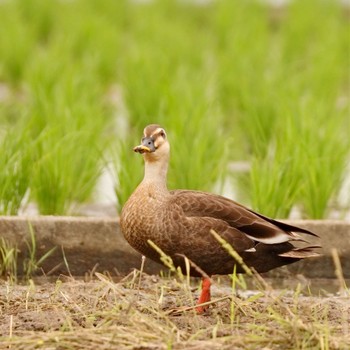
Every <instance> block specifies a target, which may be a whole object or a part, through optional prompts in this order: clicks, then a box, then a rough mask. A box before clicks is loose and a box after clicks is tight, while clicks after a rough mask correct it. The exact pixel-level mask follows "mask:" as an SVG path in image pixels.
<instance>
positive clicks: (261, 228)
mask: <svg viewBox="0 0 350 350" xmlns="http://www.w3.org/2000/svg"><path fill="white" fill-rule="evenodd" d="M134 150H135V152H139V153H142V154H143V157H144V160H145V176H144V179H143V181H142V182H141V183H140V185H139V186H138V187H137V188H136V190H135V192H134V193H133V194H132V195H131V197H130V198H129V200H128V201H127V203H126V204H125V206H124V208H123V210H122V213H121V219H120V224H121V229H122V232H123V234H124V236H125V238H126V239H127V241H128V242H129V243H130V244H131V245H132V246H133V247H134V248H135V249H136V250H138V251H139V252H140V253H142V254H143V255H145V256H146V257H149V258H150V259H152V260H155V261H158V262H159V261H160V259H159V254H158V253H157V252H156V251H155V250H154V249H153V248H152V247H151V246H150V245H149V244H148V240H151V241H153V242H154V243H155V244H156V245H157V246H158V247H159V248H161V249H162V250H163V251H164V252H165V253H166V254H167V255H169V256H170V257H171V258H172V259H173V261H174V263H175V265H176V266H180V267H181V268H182V269H183V271H184V272H186V270H185V264H184V258H183V256H184V255H185V256H186V257H187V258H188V259H189V260H190V261H192V262H193V263H194V264H195V265H197V266H199V267H200V269H202V270H203V271H204V272H205V273H206V274H207V275H209V276H210V275H213V274H229V273H232V271H233V267H234V265H235V263H236V262H235V260H234V259H233V258H232V257H231V256H230V255H229V254H228V253H227V251H226V250H225V249H224V248H223V247H222V246H221V245H220V243H218V241H217V240H216V239H215V238H214V237H213V235H212V234H211V233H210V230H214V231H216V232H217V233H218V234H220V235H221V236H222V237H223V238H224V239H225V240H226V241H227V242H229V243H230V244H231V245H232V247H233V248H234V249H235V250H236V251H237V252H238V253H239V254H240V255H241V257H242V258H243V260H244V261H245V263H246V264H247V265H248V266H250V267H253V268H254V269H255V270H256V271H258V272H266V271H268V270H271V269H273V268H276V267H279V266H282V265H286V264H290V263H292V262H295V261H298V260H300V259H303V258H307V257H314V256H317V255H318V254H317V253H316V252H314V251H313V247H306V248H295V247H294V246H293V244H292V243H291V241H298V240H299V241H303V240H302V239H301V237H300V236H299V235H298V234H296V233H295V232H301V233H305V234H308V235H314V236H316V235H315V234H314V233H312V232H310V231H308V230H305V229H302V228H299V227H294V226H290V225H287V224H285V223H282V222H279V221H275V220H273V219H270V218H267V217H265V216H263V215H261V214H258V213H255V212H254V211H252V210H250V209H248V208H246V207H244V206H242V205H241V204H239V203H236V202H234V201H232V200H230V199H227V198H225V197H222V196H218V195H215V194H211V193H205V192H199V191H190V190H175V191H168V189H167V185H166V175H167V169H168V162H169V153H170V146H169V143H168V140H167V136H166V133H165V131H164V129H163V128H161V127H160V126H159V125H156V124H152V125H149V126H147V127H146V128H145V130H144V137H143V138H142V141H141V145H139V146H137V147H135V148H134ZM184 156H185V155H184ZM237 271H238V272H243V271H242V269H241V267H240V266H239V265H237ZM191 274H192V275H193V276H201V273H200V272H199V271H197V269H195V268H192V270H191Z"/></svg>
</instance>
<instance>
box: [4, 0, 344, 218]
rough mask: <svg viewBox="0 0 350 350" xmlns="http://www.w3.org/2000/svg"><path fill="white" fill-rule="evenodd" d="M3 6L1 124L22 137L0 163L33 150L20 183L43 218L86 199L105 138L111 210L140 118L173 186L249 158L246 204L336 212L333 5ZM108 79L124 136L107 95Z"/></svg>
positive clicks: (339, 27) (132, 172)
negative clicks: (112, 176)
mask: <svg viewBox="0 0 350 350" xmlns="http://www.w3.org/2000/svg"><path fill="white" fill-rule="evenodd" d="M0 9H1V11H0V20H1V23H2V26H1V28H0V34H1V37H2V38H3V40H1V43H0V80H1V83H2V84H4V86H6V88H7V87H8V86H10V90H11V98H10V99H11V102H10V104H11V107H9V110H11V113H7V111H5V110H3V109H2V110H1V111H0V114H4V115H5V118H6V119H8V121H9V118H10V117H11V120H10V121H9V124H8V125H9V126H10V128H16V127H19V126H18V125H17V124H16V122H17V121H19V120H20V119H21V123H23V124H22V126H21V127H20V129H21V130H22V128H23V129H26V132H25V133H26V135H27V136H26V137H28V139H26V140H23V141H20V142H19V144H22V147H19V148H18V149H17V150H15V148H16V147H15V148H11V147H9V149H8V151H7V154H8V157H7V159H12V160H13V161H10V162H8V165H7V168H9V167H11V166H12V167H13V164H14V163H16V164H19V163H20V161H19V159H27V152H31V157H30V158H31V159H30V160H29V161H27V160H24V163H25V164H27V166H28V167H29V166H30V165H31V164H33V169H31V171H28V172H26V171H23V172H22V173H23V178H22V180H21V181H23V188H26V189H27V188H28V185H29V183H30V186H31V199H32V200H34V201H37V202H39V207H40V211H41V212H42V213H68V212H72V207H73V205H74V203H73V202H77V203H80V202H83V201H86V200H88V199H89V198H90V195H91V193H92V191H93V189H94V186H95V183H96V178H97V177H98V176H99V174H100V171H101V167H102V166H103V164H104V162H105V158H106V154H105V152H104V149H106V148H108V147H109V146H108V147H107V143H110V140H111V139H112V138H113V137H114V138H117V139H118V140H117V144H119V143H120V145H118V146H117V150H118V152H120V154H118V155H116V156H115V157H114V156H113V157H114V158H115V159H118V162H119V163H118V164H117V166H116V167H117V171H118V172H120V174H119V176H120V178H119V179H118V180H116V182H117V183H118V189H117V192H118V196H119V197H120V199H119V202H120V203H119V205H122V204H123V203H124V202H125V200H126V198H127V197H128V194H130V193H131V190H132V188H134V187H135V186H136V184H137V182H138V181H139V176H138V174H139V170H138V169H140V167H139V166H140V164H141V162H140V161H139V160H135V163H133V162H130V159H132V160H134V158H135V157H133V156H131V155H129V154H128V151H127V148H128V147H129V145H134V142H135V140H137V139H138V138H139V135H140V132H141V131H142V128H143V127H144V126H145V125H147V124H149V123H151V122H158V123H160V124H162V125H164V127H166V128H167V130H168V132H169V137H170V138H171V140H172V143H175V144H176V147H177V149H176V151H175V149H174V150H173V152H172V160H171V166H170V173H169V187H171V188H184V187H186V188H194V189H202V190H212V189H213V185H214V184H215V182H218V183H219V184H220V183H222V182H223V179H224V178H225V177H226V169H227V164H228V162H230V161H232V160H239V161H240V160H246V161H249V162H250V163H251V172H250V174H248V175H246V176H242V177H241V176H239V175H238V174H232V176H231V175H230V176H231V177H232V178H234V180H235V181H236V182H237V183H238V186H239V187H242V192H244V195H245V197H249V202H250V203H249V204H251V205H252V206H253V207H254V208H256V209H259V210H261V211H262V212H265V213H266V214H270V215H278V216H288V215H289V213H290V210H291V208H292V207H294V206H296V205H297V206H299V208H301V209H302V211H303V213H302V216H303V217H313V218H321V217H327V215H329V212H330V207H331V206H335V207H336V205H333V201H334V200H335V198H336V196H337V194H338V192H339V188H340V186H341V183H342V181H343V178H344V176H345V175H344V168H345V166H346V164H347V162H348V157H349V153H348V152H346V148H347V147H349V145H348V144H347V142H346V140H347V137H346V136H345V137H337V135H343V134H346V128H347V125H346V123H347V117H348V114H349V99H348V84H347V80H346V79H347V75H348V55H347V52H348V49H349V46H348V45H349V44H348V23H347V20H346V16H344V8H343V7H342V5H341V4H339V3H338V2H334V1H320V0H312V1H308V2H305V1H299V0H297V1H293V2H291V3H290V4H288V5H286V6H285V7H282V8H279V9H276V8H274V7H273V6H270V5H268V4H266V3H262V2H260V1H255V0H254V1H250V2H238V3H236V2H232V1H229V0H220V1H215V2H209V3H205V4H201V5H198V4H197V3H196V2H183V1H176V0H171V1H152V2H132V1H128V0H122V1H112V0H103V1H99V2H97V1H96V0H87V1H82V0H77V1H73V2H61V1H50V2H45V3H43V2H41V1H38V0H29V1H26V2H25V3H24V2H23V1H18V0H14V1H7V2H6V1H5V2H2V3H1V4H0ZM77 13H79V16H77V15H76V14H77ZM169 18H171V20H169ZM13 43H16V45H14V44H13ZM116 84H117V85H118V86H120V89H121V90H122V92H123V99H124V101H123V103H125V106H126V113H125V114H124V115H123V118H124V119H125V120H127V123H128V124H129V130H130V132H129V134H128V136H127V138H125V139H124V138H122V137H121V136H120V133H119V134H118V133H115V128H111V123H112V122H113V118H114V116H113V111H112V110H111V109H109V106H107V103H108V102H106V100H107V98H106V95H107V91H109V90H110V86H111V85H116ZM12 95H13V96H12ZM1 98H2V99H3V97H2V95H1V91H0V100H1ZM5 100H6V101H5V105H7V106H8V105H9V101H8V99H7V98H6V99H5ZM1 101H2V100H1ZM23 104H24V105H25V107H26V110H27V112H26V115H24V114H23V113H22V106H23ZM12 105H13V106H12ZM6 108H7V107H6ZM10 114H11V116H10ZM6 115H7V116H6ZM0 119H1V120H2V116H1V115H0ZM331 120H333V122H331ZM6 123H7V122H6ZM8 125H7V126H6V128H7V127H8ZM321 126H322V127H321ZM320 128H321V129H322V131H319V132H312V130H318V129H320ZM185 130H186V133H185ZM11 133H12V132H11ZM19 134H22V132H19ZM184 135H186V136H187V135H188V136H187V137H184ZM135 137H136V139H135ZM293 137H294V142H293ZM129 138H130V139H129ZM2 140H4V139H3V138H2ZM1 142H4V141H1ZM6 142H8V141H6ZM14 143H15V142H14ZM219 143H220V145H219ZM19 144H18V145H19ZM23 145H25V147H23ZM27 145H31V146H29V148H28V147H27ZM32 145H34V146H33V147H32ZM28 149H29V150H28ZM190 149H194V150H195V152H188V151H189V150H190ZM228 149H229V154H228ZM338 150H339V152H338ZM46 151H48V154H46ZM22 153H23V155H22ZM71 153H73V154H71ZM188 153H190V154H189V155H188ZM5 154H6V152H5ZM185 154H187V156H186V157H185V156H184V155H185ZM332 154H334V155H335V154H336V156H334V157H333V156H332ZM79 155H80V157H79ZM107 158H108V155H107ZM136 158H137V157H136ZM11 164H12V165H11ZM23 166H24V165H23ZM16 169H17V168H16ZM78 169H83V170H82V171H81V174H80V172H79V170H78ZM322 169H332V173H330V172H329V171H328V170H324V171H322ZM32 170H33V171H32ZM79 175H82V176H79ZM1 176H5V175H1V174H0V177H1ZM6 176H7V175H6ZM67 178H69V179H70V180H68V179H67ZM241 178H244V179H243V180H242V181H241ZM237 180H238V181H237ZM276 183H278V184H279V185H278V186H276ZM9 184H10V185H9V187H8V186H7V185H6V186H4V188H5V187H6V188H10V187H14V188H16V186H17V187H18V185H16V184H15V181H12V183H11V181H10V182H9ZM21 186H22V185H21ZM36 186H40V188H36ZM53 187H56V189H53ZM216 188H220V186H218V187H216ZM319 188H324V191H319V190H318V189H319ZM0 191H1V190H0ZM3 191H5V190H3ZM6 191H8V190H6ZM11 191H12V192H13V193H14V192H16V191H17V190H16V189H14V190H10V192H11ZM23 191H25V190H23V189H21V191H20V192H21V193H22V194H20V195H19V196H18V199H16V202H17V204H14V205H13V208H14V209H13V210H12V209H6V210H7V212H8V213H10V212H11V213H16V212H18V208H19V206H20V204H18V203H19V202H20V198H21V197H23ZM10 192H8V193H10ZM45 193H48V194H49V196H48V197H50V198H49V199H47V200H45V199H44V198H43V196H44V195H45ZM6 196H7V197H8V195H5V194H3V195H0V198H5V197H6ZM54 198H56V199H54ZM1 201H3V202H6V201H8V200H3V199H1ZM55 202H57V203H56V204H54V203H55ZM64 202H65V204H63V203H64ZM45 207H46V208H45ZM1 208H3V204H2V205H1ZM1 211H2V212H5V209H1Z"/></svg>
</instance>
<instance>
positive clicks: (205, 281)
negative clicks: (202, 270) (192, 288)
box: [196, 277, 211, 314]
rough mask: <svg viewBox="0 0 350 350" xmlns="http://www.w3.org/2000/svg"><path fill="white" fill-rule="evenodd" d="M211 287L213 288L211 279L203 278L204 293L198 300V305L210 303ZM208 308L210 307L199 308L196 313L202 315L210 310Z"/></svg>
mask: <svg viewBox="0 0 350 350" xmlns="http://www.w3.org/2000/svg"><path fill="white" fill-rule="evenodd" d="M210 286H211V282H210V278H208V277H202V292H201V295H200V297H199V299H198V303H197V304H198V305H199V304H202V303H206V302H208V301H210ZM208 307H209V306H208V305H204V306H197V307H196V311H197V312H198V313H199V314H202V313H203V312H204V311H206V310H207V309H208Z"/></svg>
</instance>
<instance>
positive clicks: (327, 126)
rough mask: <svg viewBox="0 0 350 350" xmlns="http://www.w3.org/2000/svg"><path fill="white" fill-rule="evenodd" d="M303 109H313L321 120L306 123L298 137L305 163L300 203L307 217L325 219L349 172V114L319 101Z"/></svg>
mask: <svg viewBox="0 0 350 350" xmlns="http://www.w3.org/2000/svg"><path fill="white" fill-rule="evenodd" d="M301 113H302V114H304V113H305V114H311V113H312V115H313V116H314V118H315V119H314V120H315V121H319V122H320V121H321V124H318V125H316V123H315V122H309V123H305V124H307V125H305V127H304V130H303V133H302V134H301V136H302V138H301V140H300V141H299V142H300V147H301V149H302V153H301V155H300V158H299V161H300V162H302V164H303V172H302V174H301V178H302V181H303V186H302V189H301V193H300V203H301V204H302V207H303V213H304V215H305V216H306V217H309V218H313V219H322V218H324V217H327V215H328V213H329V209H330V207H331V204H332V201H333V200H334V199H335V198H336V196H337V195H338V193H339V190H340V188H341V185H342V182H343V180H344V177H345V175H346V173H345V171H346V164H347V162H348V160H349V157H350V140H349V138H348V135H349V132H350V127H349V123H348V117H347V115H346V114H343V113H339V112H337V111H335V110H334V109H329V110H327V107H326V106H323V104H322V102H320V101H313V102H312V103H310V104H309V105H307V106H305V108H304V110H303V111H301ZM305 120H307V119H305ZM349 204H350V203H349Z"/></svg>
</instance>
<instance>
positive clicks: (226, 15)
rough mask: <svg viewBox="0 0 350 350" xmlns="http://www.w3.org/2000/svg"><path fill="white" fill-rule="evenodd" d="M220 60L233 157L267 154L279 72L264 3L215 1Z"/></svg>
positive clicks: (219, 84) (220, 90) (221, 95)
mask: <svg viewBox="0 0 350 350" xmlns="http://www.w3.org/2000/svg"><path fill="white" fill-rule="evenodd" d="M213 18H214V20H213V27H214V30H215V33H216V52H215V53H216V58H217V62H218V67H217V71H218V73H217V74H218V77H217V79H218V82H217V87H218V100H219V102H220V106H222V109H223V114H224V122H225V125H226V127H227V128H228V130H230V134H231V135H233V137H234V138H235V147H234V148H233V149H232V154H231V157H232V158H233V159H237V158H238V159H241V157H242V153H243V156H244V155H245V154H250V153H251V152H254V153H259V154H261V155H263V154H265V150H266V145H267V144H268V142H269V140H270V138H271V136H272V135H273V126H274V120H275V119H276V113H275V110H274V108H273V105H271V103H270V102H271V100H272V99H273V98H274V90H273V82H274V76H275V74H276V73H275V69H270V68H269V60H270V59H271V57H273V54H274V53H273V52H271V49H270V46H271V45H270V44H269V41H270V37H269V36H270V35H269V34H270V33H269V27H268V8H267V7H266V6H265V5H263V4H262V3H260V2H257V1H251V2H232V1H229V0H222V1H218V2H216V6H215V8H214V16H213Z"/></svg>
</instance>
